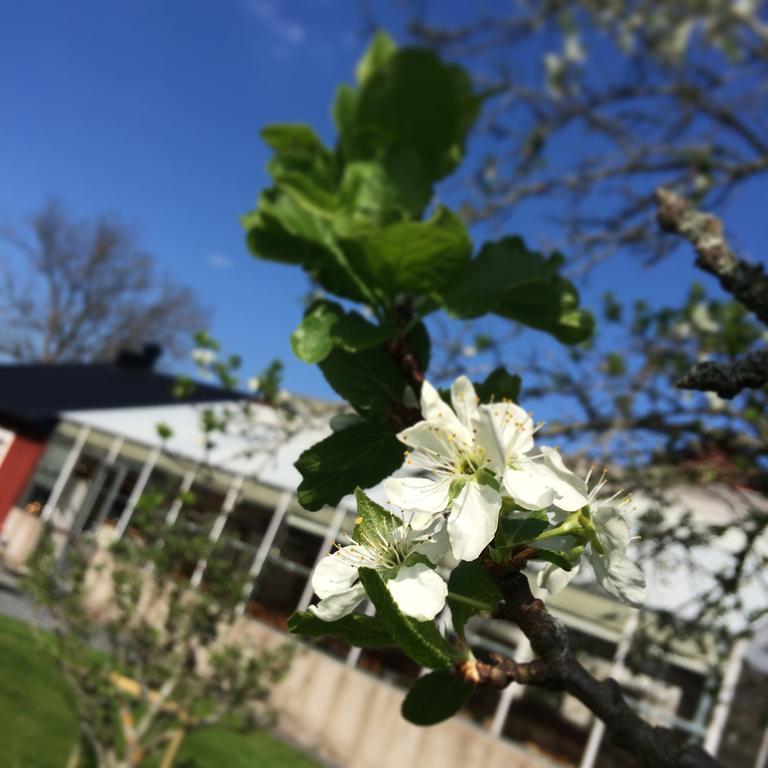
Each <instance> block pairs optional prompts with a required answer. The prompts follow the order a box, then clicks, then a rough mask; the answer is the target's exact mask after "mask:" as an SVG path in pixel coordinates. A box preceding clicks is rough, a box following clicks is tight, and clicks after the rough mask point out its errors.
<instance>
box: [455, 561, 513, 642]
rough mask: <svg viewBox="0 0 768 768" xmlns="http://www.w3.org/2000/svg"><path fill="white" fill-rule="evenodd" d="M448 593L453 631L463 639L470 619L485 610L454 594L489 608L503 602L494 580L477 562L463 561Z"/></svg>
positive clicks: (457, 568)
mask: <svg viewBox="0 0 768 768" xmlns="http://www.w3.org/2000/svg"><path fill="white" fill-rule="evenodd" d="M448 593H449V596H448V605H449V607H450V609H451V620H452V622H453V629H454V631H455V632H456V634H457V635H459V636H461V637H464V626H465V624H466V623H467V621H468V619H469V618H470V617H472V616H474V615H475V614H476V613H479V612H480V611H481V610H483V609H482V608H479V607H476V606H473V605H468V604H467V603H465V602H462V601H461V600H457V599H455V598H452V597H451V595H452V594H453V595H460V596H461V597H466V598H469V599H470V600H476V601H478V602H480V603H485V604H486V605H489V606H495V605H496V604H497V603H498V602H499V600H501V592H499V589H498V587H497V586H496V584H495V583H494V581H493V578H492V577H491V575H490V574H489V573H488V571H487V570H486V569H485V568H484V567H483V566H482V564H481V563H480V562H479V561H477V560H475V561H473V562H467V561H462V562H460V563H459V564H458V565H457V566H456V568H454V569H453V571H452V572H451V576H450V578H449V579H448Z"/></svg>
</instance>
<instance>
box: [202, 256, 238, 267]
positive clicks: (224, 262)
mask: <svg viewBox="0 0 768 768" xmlns="http://www.w3.org/2000/svg"><path fill="white" fill-rule="evenodd" d="M208 266H209V267H211V268H212V269H229V268H230V267H231V266H232V259H231V258H230V257H229V256H227V255H226V254H225V253H212V254H210V255H209V256H208Z"/></svg>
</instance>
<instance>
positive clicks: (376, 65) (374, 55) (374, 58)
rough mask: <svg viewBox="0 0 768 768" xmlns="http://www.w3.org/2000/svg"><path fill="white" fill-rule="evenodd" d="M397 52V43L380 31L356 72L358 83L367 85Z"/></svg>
mask: <svg viewBox="0 0 768 768" xmlns="http://www.w3.org/2000/svg"><path fill="white" fill-rule="evenodd" d="M396 51H397V45H396V44H395V41H394V40H393V39H392V38H391V37H390V36H389V35H388V34H387V33H386V32H385V31H384V30H379V31H378V32H377V33H376V34H375V35H374V36H373V40H371V43H370V45H369V46H368V49H367V50H366V52H365V53H364V54H363V57H362V58H361V59H360V61H359V62H358V65H357V69H356V70H355V76H356V78H357V82H358V83H360V84H365V82H366V81H367V80H369V79H370V78H371V77H372V76H373V75H374V74H375V73H376V72H377V71H378V70H380V69H381V68H382V67H383V66H384V65H385V64H386V62H387V61H389V59H390V58H391V57H392V56H394V54H395V52H396Z"/></svg>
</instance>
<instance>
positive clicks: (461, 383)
mask: <svg viewBox="0 0 768 768" xmlns="http://www.w3.org/2000/svg"><path fill="white" fill-rule="evenodd" d="M451 404H452V405H453V410H454V411H455V412H456V415H457V416H458V417H459V421H461V423H462V424H463V425H464V426H465V427H467V429H470V430H471V429H474V427H475V422H476V421H477V416H478V410H477V393H476V392H475V388H474V387H473V386H472V382H471V381H470V380H469V379H468V378H467V377H466V376H459V378H458V379H456V381H454V382H453V384H451Z"/></svg>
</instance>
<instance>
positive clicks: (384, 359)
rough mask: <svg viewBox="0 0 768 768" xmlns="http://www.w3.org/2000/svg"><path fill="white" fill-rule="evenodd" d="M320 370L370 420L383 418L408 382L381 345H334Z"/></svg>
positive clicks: (400, 397) (398, 399)
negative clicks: (351, 348) (351, 349)
mask: <svg viewBox="0 0 768 768" xmlns="http://www.w3.org/2000/svg"><path fill="white" fill-rule="evenodd" d="M320 370H321V371H322V372H323V375H324V376H325V379H326V381H327V382H328V383H329V384H330V385H331V386H332V387H333V389H334V390H335V391H336V392H337V394H339V395H340V396H341V397H343V398H344V399H345V400H346V401H347V402H348V403H349V404H350V405H351V406H352V407H353V408H354V409H355V410H356V411H357V412H358V413H359V414H361V415H362V416H365V417H366V418H371V419H379V420H382V419H384V418H385V417H386V415H387V413H388V412H389V410H390V409H391V408H392V405H393V404H395V403H399V402H400V401H401V400H402V398H403V393H404V392H405V388H406V386H407V384H408V382H407V380H406V379H405V376H404V375H403V373H402V372H401V371H400V369H399V368H398V367H397V365H396V363H395V362H394V360H392V357H391V356H390V355H389V354H388V353H387V351H386V350H385V349H384V347H372V348H370V349H364V350H362V351H360V352H356V353H352V352H347V351H346V350H343V349H340V348H338V347H336V348H335V349H333V351H332V352H331V353H330V354H329V355H328V356H327V357H326V358H325V359H323V360H322V361H321V362H320ZM365 487H366V488H367V487H370V486H368V485H367V484H366V486H365Z"/></svg>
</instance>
